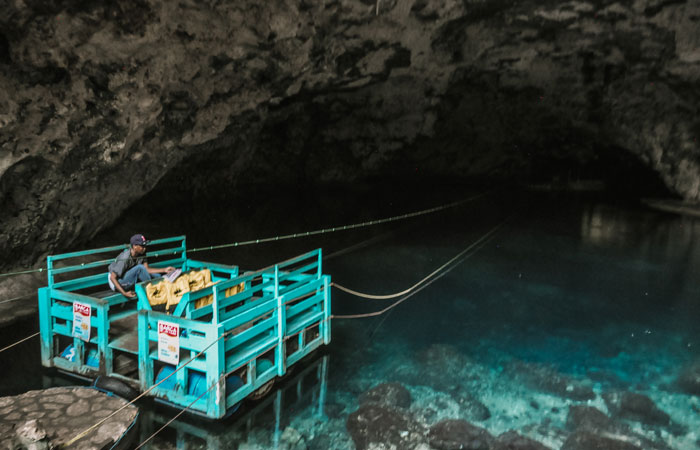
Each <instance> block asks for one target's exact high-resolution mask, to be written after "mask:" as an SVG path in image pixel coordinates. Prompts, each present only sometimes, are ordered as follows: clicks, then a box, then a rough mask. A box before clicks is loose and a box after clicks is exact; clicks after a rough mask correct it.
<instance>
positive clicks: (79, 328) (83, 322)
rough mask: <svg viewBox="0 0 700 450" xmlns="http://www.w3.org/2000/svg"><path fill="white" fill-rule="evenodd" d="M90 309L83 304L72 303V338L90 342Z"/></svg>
mask: <svg viewBox="0 0 700 450" xmlns="http://www.w3.org/2000/svg"><path fill="white" fill-rule="evenodd" d="M91 315H92V308H91V307H90V305H86V304H84V303H80V302H75V303H73V336H75V337H77V338H78V339H82V340H84V341H86V342H87V341H89V340H90V316H91Z"/></svg>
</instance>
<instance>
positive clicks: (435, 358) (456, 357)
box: [412, 344, 483, 392]
mask: <svg viewBox="0 0 700 450" xmlns="http://www.w3.org/2000/svg"><path fill="white" fill-rule="evenodd" d="M416 360H417V363H418V364H416V366H417V367H418V368H419V369H418V373H417V374H416V376H415V378H414V379H418V380H421V383H420V384H423V385H425V386H430V387H432V388H433V389H437V390H441V391H445V392H451V391H453V390H455V389H459V388H460V387H462V386H464V385H466V384H469V383H470V382H471V383H478V382H479V380H480V379H481V375H483V374H480V373H479V371H480V370H481V368H480V367H479V366H478V365H477V364H476V363H475V362H474V361H473V360H471V359H470V358H469V357H468V356H466V355H465V354H464V353H462V352H460V351H459V350H458V349H457V348H456V347H454V346H452V345H448V344H433V345H431V346H429V347H427V348H425V349H423V350H421V351H420V352H419V353H418V355H417V357H416ZM412 384H415V383H412Z"/></svg>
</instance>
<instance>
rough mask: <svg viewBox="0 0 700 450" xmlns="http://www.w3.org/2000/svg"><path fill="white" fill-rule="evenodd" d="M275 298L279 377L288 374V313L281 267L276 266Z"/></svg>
mask: <svg viewBox="0 0 700 450" xmlns="http://www.w3.org/2000/svg"><path fill="white" fill-rule="evenodd" d="M275 298H276V299H277V352H276V353H277V375H279V376H282V375H284V374H285V373H286V372H287V361H286V351H285V347H286V346H285V345H284V337H285V334H287V311H286V306H285V305H284V304H283V303H282V297H280V295H279V266H278V265H276V264H275Z"/></svg>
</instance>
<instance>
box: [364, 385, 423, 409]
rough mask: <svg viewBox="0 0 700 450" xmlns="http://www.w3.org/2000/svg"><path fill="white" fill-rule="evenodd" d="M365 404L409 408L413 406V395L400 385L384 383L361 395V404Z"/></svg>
mask: <svg viewBox="0 0 700 450" xmlns="http://www.w3.org/2000/svg"><path fill="white" fill-rule="evenodd" d="M364 403H381V404H383V405H386V406H393V407H399V408H408V407H409V406H411V393H410V392H408V389H406V388H405V387H403V386H402V385H401V384H399V383H382V384H379V385H377V386H375V387H373V388H372V389H370V390H369V391H367V392H365V393H363V394H362V395H360V404H364Z"/></svg>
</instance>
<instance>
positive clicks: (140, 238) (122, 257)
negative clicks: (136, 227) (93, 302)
mask: <svg viewBox="0 0 700 450" xmlns="http://www.w3.org/2000/svg"><path fill="white" fill-rule="evenodd" d="M130 243H131V247H129V248H126V249H124V251H122V252H121V253H120V254H119V255H118V256H117V259H115V260H114V262H113V263H112V264H110V265H109V278H108V282H109V287H110V288H111V289H112V290H113V291H115V292H119V293H121V294H122V295H124V296H125V297H129V298H135V297H136V293H135V292H134V285H135V284H136V283H138V282H140V281H148V280H150V279H153V278H157V275H156V274H165V273H168V272H171V271H173V270H175V268H174V267H166V268H165V269H156V268H153V267H148V263H147V262H146V256H145V254H146V245H148V242H147V241H146V238H145V237H144V235H143V234H135V235H133V236H131V239H130Z"/></svg>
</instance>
